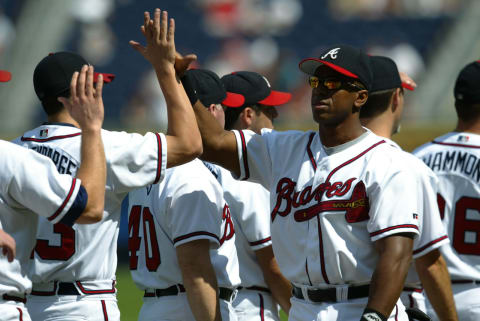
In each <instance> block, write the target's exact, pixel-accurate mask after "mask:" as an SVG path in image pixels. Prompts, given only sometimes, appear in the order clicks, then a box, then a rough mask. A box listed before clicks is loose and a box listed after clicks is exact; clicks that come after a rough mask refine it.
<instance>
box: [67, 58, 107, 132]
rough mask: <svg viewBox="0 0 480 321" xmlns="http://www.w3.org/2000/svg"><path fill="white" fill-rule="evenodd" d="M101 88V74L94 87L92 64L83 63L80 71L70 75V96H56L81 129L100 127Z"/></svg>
mask: <svg viewBox="0 0 480 321" xmlns="http://www.w3.org/2000/svg"><path fill="white" fill-rule="evenodd" d="M102 89H103V75H102V74H99V75H98V79H97V83H96V87H95V88H94V85H93V66H87V65H84V66H83V67H82V70H81V71H80V73H79V72H75V73H74V74H73V76H72V81H71V82H70V98H64V97H59V98H58V100H59V101H60V102H61V103H63V105H64V106H65V107H66V108H67V110H68V112H69V113H70V115H71V116H72V117H73V119H75V121H77V122H78V124H79V125H80V128H81V129H82V130H90V129H92V130H100V129H101V128H102V124H103V116H104V108H103V99H102Z"/></svg>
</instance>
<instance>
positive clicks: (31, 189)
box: [4, 146, 81, 223]
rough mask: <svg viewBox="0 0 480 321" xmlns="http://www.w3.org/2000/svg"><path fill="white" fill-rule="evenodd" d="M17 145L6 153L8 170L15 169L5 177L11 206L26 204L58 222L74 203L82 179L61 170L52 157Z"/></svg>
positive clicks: (24, 205) (52, 220)
mask: <svg viewBox="0 0 480 321" xmlns="http://www.w3.org/2000/svg"><path fill="white" fill-rule="evenodd" d="M15 147H16V148H15V151H14V152H12V153H10V154H9V155H8V156H6V157H9V158H10V161H9V166H8V167H10V168H9V169H8V170H10V171H11V173H12V174H11V177H10V179H8V180H6V181H5V183H7V184H6V191H5V194H6V197H8V198H9V201H10V202H9V203H10V206H11V207H19V208H27V209H29V210H31V211H32V212H34V213H36V214H38V215H40V216H43V217H46V218H47V219H48V220H49V221H50V222H51V223H58V222H59V221H60V220H61V219H62V218H63V217H64V216H65V215H66V213H67V212H69V210H70V208H71V207H72V205H73V204H75V201H76V198H77V194H78V192H79V190H80V186H81V181H80V180H79V179H76V178H72V177H71V176H70V175H66V174H59V173H58V171H57V169H56V168H55V165H54V164H53V162H52V161H51V160H50V159H49V158H47V157H44V156H42V155H40V154H38V153H36V152H34V151H31V150H27V149H25V148H23V147H18V146H15ZM4 169H5V168H4ZM77 205H78V202H77Z"/></svg>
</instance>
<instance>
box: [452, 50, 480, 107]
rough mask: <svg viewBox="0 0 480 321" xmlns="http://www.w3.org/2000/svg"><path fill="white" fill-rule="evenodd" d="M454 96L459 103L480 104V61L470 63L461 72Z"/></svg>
mask: <svg viewBox="0 0 480 321" xmlns="http://www.w3.org/2000/svg"><path fill="white" fill-rule="evenodd" d="M454 95H455V99H456V100H458V101H462V102H466V103H473V104H476V103H480V60H477V61H474V62H471V63H469V64H468V65H466V66H465V67H464V68H463V69H462V70H461V71H460V73H459V74H458V77H457V81H456V83H455V88H454Z"/></svg>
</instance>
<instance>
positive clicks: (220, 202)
mask: <svg viewBox="0 0 480 321" xmlns="http://www.w3.org/2000/svg"><path fill="white" fill-rule="evenodd" d="M128 197H129V210H128V213H129V218H128V230H129V241H128V245H129V256H130V270H131V273H132V278H133V280H134V282H135V284H136V285H137V286H138V287H139V288H140V289H142V290H145V289H164V288H168V287H170V286H172V285H175V284H182V283H183V281H182V274H181V271H180V267H179V265H178V260H177V254H176V250H175V248H176V247H177V246H179V245H181V244H184V243H188V242H191V241H194V240H198V239H208V240H209V241H210V242H211V243H212V250H211V251H210V259H211V262H212V265H213V268H214V270H215V274H216V275H217V283H218V286H219V287H228V288H234V287H236V286H238V285H239V284H240V278H239V272H238V259H237V253H236V250H235V230H234V225H233V221H232V218H231V214H230V209H229V207H228V205H227V203H226V202H225V200H224V199H223V191H222V189H221V187H220V185H219V184H218V182H217V181H216V179H215V177H214V176H213V175H212V173H210V171H209V170H208V169H207V168H206V167H205V165H204V164H203V163H202V162H201V161H200V160H198V159H195V160H193V161H191V162H189V163H186V164H184V165H181V166H177V167H174V168H170V169H168V170H167V171H166V175H165V179H164V180H163V181H162V182H161V183H160V184H157V185H150V186H147V187H145V188H142V189H138V190H135V191H132V192H130V193H129V196H128Z"/></svg>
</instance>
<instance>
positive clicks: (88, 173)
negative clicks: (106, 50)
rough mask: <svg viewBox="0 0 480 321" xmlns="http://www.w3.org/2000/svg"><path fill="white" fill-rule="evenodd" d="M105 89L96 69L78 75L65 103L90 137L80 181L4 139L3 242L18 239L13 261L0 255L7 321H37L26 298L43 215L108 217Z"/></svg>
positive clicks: (2, 310) (0, 148)
mask: <svg viewBox="0 0 480 321" xmlns="http://www.w3.org/2000/svg"><path fill="white" fill-rule="evenodd" d="M2 73H3V72H2ZM3 76H4V75H2V74H1V73H0V81H5V79H7V80H8V79H10V77H7V78H3ZM102 85H103V80H102V76H101V75H100V76H99V82H98V83H97V86H96V88H94V87H93V67H90V68H88V71H87V69H83V70H82V71H81V72H80V74H79V73H75V74H74V75H73V76H72V80H71V92H72V94H71V97H70V98H69V99H68V100H66V101H65V104H66V107H67V110H68V111H69V112H70V113H71V115H72V117H73V119H75V121H76V122H77V123H78V124H79V126H80V128H81V129H82V131H83V133H84V136H83V139H82V142H81V150H82V156H81V159H82V165H81V166H80V167H79V169H78V171H77V173H76V174H77V175H76V177H72V176H71V175H65V174H60V173H58V171H57V170H56V168H55V166H54V165H53V163H52V162H51V160H50V159H49V158H47V157H44V156H42V155H40V154H38V153H36V152H34V151H31V150H28V149H25V148H22V147H19V146H17V145H14V144H12V143H9V142H6V141H3V140H0V154H1V155H0V168H1V170H0V182H1V184H0V231H2V232H1V238H2V239H3V238H4V237H5V235H6V233H8V234H10V235H11V236H12V237H13V239H10V237H8V238H7V242H9V243H10V244H11V245H10V247H12V242H13V245H15V243H16V245H17V248H16V252H12V253H11V254H12V255H10V257H7V256H5V255H4V254H3V255H0V314H1V319H2V320H5V321H12V320H17V321H18V320H20V321H22V320H25V321H29V320H31V319H30V316H29V313H28V312H27V310H26V308H25V306H24V304H25V293H29V292H30V291H31V289H32V283H31V281H30V279H29V278H28V276H27V270H28V265H29V256H30V253H31V251H32V249H33V247H34V245H35V234H36V226H37V220H38V217H37V215H39V216H41V217H44V218H45V219H46V220H47V221H48V222H50V223H51V224H57V223H58V224H59V225H62V226H65V227H70V226H72V225H73V224H74V223H79V224H91V223H96V222H98V221H100V220H101V218H102V215H103V207H104V196H105V188H104V184H105V178H106V167H105V154H104V151H103V144H102V138H101V127H102V123H103V104H102V96H101V95H102ZM2 241H3V240H2Z"/></svg>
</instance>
